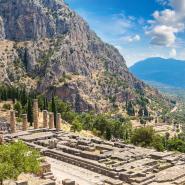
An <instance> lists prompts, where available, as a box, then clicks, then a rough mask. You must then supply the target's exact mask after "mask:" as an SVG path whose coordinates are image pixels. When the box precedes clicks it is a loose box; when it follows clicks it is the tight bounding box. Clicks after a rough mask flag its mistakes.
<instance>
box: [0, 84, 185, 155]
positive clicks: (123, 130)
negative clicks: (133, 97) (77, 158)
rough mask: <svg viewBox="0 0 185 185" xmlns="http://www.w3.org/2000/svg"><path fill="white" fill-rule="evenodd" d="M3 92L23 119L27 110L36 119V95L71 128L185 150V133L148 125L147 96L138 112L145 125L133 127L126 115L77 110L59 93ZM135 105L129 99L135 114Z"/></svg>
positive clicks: (0, 90)
mask: <svg viewBox="0 0 185 185" xmlns="http://www.w3.org/2000/svg"><path fill="white" fill-rule="evenodd" d="M0 95H1V96H0V99H1V100H5V101H6V100H12V101H13V102H14V106H13V108H14V109H15V110H16V114H17V117H18V118H17V119H21V114H22V113H27V114H28V121H29V122H30V124H31V125H32V122H33V110H32V106H33V99H35V98H37V99H38V102H39V108H40V109H41V110H48V111H50V112H53V113H54V115H55V119H56V115H57V112H58V113H61V116H62V119H63V120H65V121H66V122H68V123H69V124H71V131H73V132H80V131H81V130H90V131H92V132H93V133H94V134H95V135H97V136H99V137H102V138H105V139H107V140H111V139H114V138H116V139H122V140H124V142H125V143H131V144H134V145H137V146H142V147H150V148H155V149H157V150H158V151H163V150H174V151H179V152H185V134H182V133H181V134H180V135H179V136H178V137H175V138H170V137H169V135H168V134H166V135H165V136H160V135H158V134H156V133H155V131H154V129H153V128H152V127H148V126H147V121H150V120H151V119H153V118H152V117H151V116H150V114H149V111H148V109H147V104H148V100H147V99H142V98H141V99H140V100H138V101H139V102H138V104H140V107H141V108H140V109H139V112H138V113H139V118H140V123H141V125H143V127H141V128H137V129H133V128H132V125H131V123H130V120H129V119H128V118H125V117H123V116H122V115H118V114H117V115H114V116H111V115H109V114H96V113H94V112H88V113H77V112H74V111H73V110H72V108H71V106H70V105H69V104H68V103H66V102H64V101H62V100H60V99H59V98H58V97H55V96H52V98H51V99H47V97H45V96H44V95H37V96H36V93H35V92H29V93H28V92H26V91H25V90H24V89H21V90H20V89H15V88H12V87H1V88H0ZM134 105H135V104H134V102H131V101H130V102H127V105H126V107H127V112H128V114H129V115H131V116H134V115H135V111H136V110H135V109H134ZM7 108H9V107H7ZM167 112H168V110H167ZM168 116H169V114H168ZM167 118H168V117H167V116H166V114H164V119H167ZM168 119H169V118H168ZM55 124H56V120H55Z"/></svg>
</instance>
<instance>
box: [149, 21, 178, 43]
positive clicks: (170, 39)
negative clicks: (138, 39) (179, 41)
mask: <svg viewBox="0 0 185 185" xmlns="http://www.w3.org/2000/svg"><path fill="white" fill-rule="evenodd" d="M177 32H178V30H177V29H175V28H173V27H170V26H165V25H161V26H155V27H154V28H153V29H152V30H151V31H149V32H146V33H147V34H148V35H151V37H152V38H151V44H154V45H159V46H168V47H169V46H172V45H173V44H174V42H175V40H176V36H175V33H177Z"/></svg>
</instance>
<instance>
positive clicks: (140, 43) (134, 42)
mask: <svg viewBox="0 0 185 185" xmlns="http://www.w3.org/2000/svg"><path fill="white" fill-rule="evenodd" d="M65 1H66V2H67V3H68V4H69V6H70V7H71V8H72V9H73V10H75V11H76V12H77V13H78V14H79V15H80V16H82V17H83V18H84V19H85V20H86V21H87V22H88V23H89V25H90V27H91V29H92V30H93V31H95V32H96V33H97V35H98V36H99V37H100V38H101V39H102V40H103V41H105V42H107V43H110V44H112V45H114V46H115V47H116V48H118V49H119V51H120V53H121V54H122V55H123V57H124V58H125V60H126V62H127V65H128V66H131V65H133V64H134V63H135V62H137V61H140V60H143V59H145V58H148V57H163V58H176V59H181V60H185V0H65Z"/></svg>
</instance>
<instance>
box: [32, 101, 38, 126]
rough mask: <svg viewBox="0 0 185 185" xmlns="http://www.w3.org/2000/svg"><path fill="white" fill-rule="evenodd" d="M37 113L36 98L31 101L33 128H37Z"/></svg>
mask: <svg viewBox="0 0 185 185" xmlns="http://www.w3.org/2000/svg"><path fill="white" fill-rule="evenodd" d="M38 114H39V106H38V100H37V99H35V100H34V101H33V126H34V129H38V128H39V120H38Z"/></svg>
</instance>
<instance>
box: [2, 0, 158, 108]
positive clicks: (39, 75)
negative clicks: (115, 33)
mask: <svg viewBox="0 0 185 185" xmlns="http://www.w3.org/2000/svg"><path fill="white" fill-rule="evenodd" d="M0 17H1V18H0V38H2V39H6V40H3V41H0V47H1V50H0V74H1V77H0V82H2V83H7V84H11V85H16V86H24V85H26V86H27V88H35V89H37V91H39V92H41V93H45V94H47V95H48V97H51V94H52V93H54V92H55V93H56V95H58V96H59V97H60V98H61V99H63V100H67V101H69V102H70V103H71V104H72V105H73V108H74V109H75V110H76V111H88V110H92V109H93V110H97V111H106V110H110V109H111V108H112V107H113V104H114V105H116V106H118V107H120V108H121V109H122V108H123V107H124V105H125V101H126V99H129V100H136V99H137V98H139V97H140V96H141V95H142V96H145V97H146V98H148V99H150V98H151V96H160V95H159V94H158V92H157V91H155V90H153V89H151V88H149V87H148V86H146V85H145V84H144V83H143V82H141V81H139V80H137V79H136V78H135V77H134V76H133V75H132V74H131V73H130V72H129V71H128V68H127V66H126V62H125V60H124V58H123V57H122V56H121V55H120V53H119V51H118V50H117V49H116V48H114V47H113V46H111V45H109V44H106V43H104V42H102V41H101V39H100V38H99V37H98V36H97V35H96V34H95V33H94V32H93V31H92V30H90V28H89V26H88V24H87V23H86V22H85V21H84V20H83V19H82V18H81V17H80V16H79V15H77V14H76V13H75V12H74V11H72V10H71V9H70V8H69V7H68V6H67V5H66V4H65V3H64V1H63V0H8V1H6V0H0ZM113 100H114V102H111V101H113Z"/></svg>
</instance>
